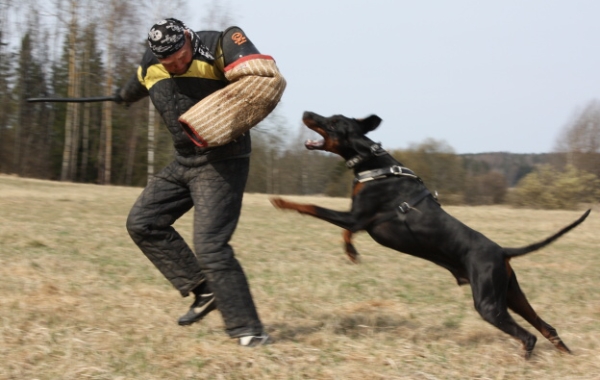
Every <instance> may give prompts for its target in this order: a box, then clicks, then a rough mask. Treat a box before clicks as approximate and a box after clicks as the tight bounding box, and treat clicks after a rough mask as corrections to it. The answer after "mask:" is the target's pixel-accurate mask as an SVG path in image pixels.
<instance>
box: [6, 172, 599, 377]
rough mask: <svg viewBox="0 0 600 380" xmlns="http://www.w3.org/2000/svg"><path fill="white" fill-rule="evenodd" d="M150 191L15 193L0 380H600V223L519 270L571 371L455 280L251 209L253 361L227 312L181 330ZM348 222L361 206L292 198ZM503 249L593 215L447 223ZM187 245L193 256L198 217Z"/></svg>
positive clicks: (15, 183)
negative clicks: (145, 209)
mask: <svg viewBox="0 0 600 380" xmlns="http://www.w3.org/2000/svg"><path fill="white" fill-rule="evenodd" d="M139 192H140V189H136V188H124V187H103V186H95V185H81V184H67V183H59V182H48V181H38V180H28V179H20V178H17V177H11V176H0V278H1V281H0V379H1V380H4V379H6V380H8V379H39V380H46V379H48V380H49V379H52V380H54V379H120V380H124V379H144V380H150V379H161V380H164V379H178V380H179V379H365V378H367V379H600V356H599V352H600V292H599V291H598V284H600V269H599V268H600V254H599V252H598V247H600V234H599V231H600V219H599V218H598V217H597V213H598V211H600V210H598V208H597V207H596V209H595V210H594V212H592V214H591V215H590V217H589V218H588V220H587V221H586V222H585V223H584V224H583V225H581V226H580V227H578V228H577V229H575V230H574V231H572V232H570V233H569V234H568V235H566V236H565V237H563V238H561V239H560V240H559V241H558V242H556V243H554V244H553V245H551V246H549V247H547V248H545V249H544V250H542V251H540V252H536V253H533V254H531V255H528V256H525V257H522V258H518V259H515V260H513V261H512V265H513V267H514V268H515V270H516V272H517V274H518V276H519V280H520V283H521V286H522V288H523V290H524V291H525V293H526V294H527V295H528V298H529V300H530V301H531V303H532V305H533V307H534V308H535V309H536V310H537V311H538V313H539V314H540V316H541V317H542V318H544V319H545V320H546V321H548V322H549V323H550V324H552V325H553V326H554V327H556V328H557V330H558V331H559V333H560V335H561V337H562V338H563V340H564V341H565V343H566V344H567V345H568V346H569V347H570V348H571V349H572V350H573V353H574V355H563V354H561V353H559V352H558V351H557V350H555V349H554V347H553V346H552V345H551V344H550V343H549V342H548V341H546V340H545V339H544V338H543V337H541V335H540V334H539V333H537V332H535V330H533V328H531V327H530V326H529V325H527V324H526V323H525V322H524V321H522V320H521V319H519V318H518V317H517V318H516V319H517V320H518V321H519V323H521V324H522V325H523V326H525V327H526V328H527V329H528V330H530V331H532V332H534V333H535V334H536V335H537V336H538V338H539V340H538V345H537V347H536V349H535V351H534V354H533V357H532V359H531V360H529V361H525V360H523V359H522V358H521V351H520V344H519V343H518V342H516V341H514V340H512V339H511V338H509V337H508V336H506V335H504V334H503V333H501V332H500V331H498V330H497V329H496V328H494V327H492V326H490V325H488V324H487V323H485V322H484V321H483V320H481V318H480V317H479V316H478V314H477V313H476V312H475V311H474V309H473V306H472V304H473V302H472V299H471V292H470V288H469V287H458V286H457V285H456V283H455V281H454V279H453V277H452V276H451V275H450V273H448V272H447V271H445V270H444V269H442V268H440V267H438V266H436V265H434V264H431V263H429V262H427V261H424V260H421V259H418V258H414V257H411V256H408V255H404V254H401V253H399V252H395V251H391V250H389V249H386V248H383V247H381V246H379V245H377V244H376V243H374V242H373V241H372V240H371V239H370V238H369V237H368V236H367V235H366V234H364V233H359V234H357V235H356V237H355V244H356V247H357V249H358V250H359V252H360V253H361V258H362V262H361V264H359V265H354V264H351V263H350V262H349V261H348V260H347V258H346V257H345V254H344V253H343V249H342V238H341V230H340V229H339V228H337V227H335V226H332V225H329V224H327V223H325V222H321V221H319V220H316V219H314V218H310V217H305V216H301V215H299V214H296V213H291V212H283V211H279V210H276V209H274V208H273V207H272V206H271V205H270V203H269V201H268V197H267V196H265V195H257V194H246V197H245V199H244V207H243V212H242V217H241V220H240V224H239V227H238V230H237V232H236V234H235V236H234V238H233V241H232V245H233V246H234V248H235V250H236V255H237V257H238V259H239V260H240V262H241V263H242V265H243V267H244V269H245V271H246V273H247V275H248V278H249V280H250V285H251V289H252V293H253V294H254V298H255V302H256V304H257V306H258V311H259V314H260V315H261V318H262V320H263V322H264V324H265V326H266V329H267V331H268V332H269V333H270V334H271V335H272V336H273V337H274V338H275V340H276V342H275V344H273V345H271V346H267V347H261V348H258V349H245V348H241V347H238V346H237V345H236V342H235V341H234V340H231V339H229V338H228V337H227V335H226V334H225V333H224V331H223V324H222V320H221V317H220V314H219V313H218V312H214V313H212V314H210V315H209V316H208V317H207V318H206V319H205V320H204V321H203V322H202V323H200V324H197V325H193V326H189V327H180V326H178V325H177V324H176V320H177V318H178V317H179V315H181V314H182V313H183V312H185V311H186V309H187V308H188V306H189V304H190V302H191V299H189V298H187V299H182V298H181V297H180V296H179V294H178V292H177V291H176V290H174V289H173V288H172V287H171V286H170V284H169V283H168V282H167V281H166V280H165V279H164V278H163V277H162V276H161V275H160V273H159V272H158V271H157V270H156V269H155V268H154V267H153V266H152V264H151V263H150V262H149V261H148V260H147V259H146V258H145V256H144V255H143V254H142V253H141V252H140V251H139V249H138V248H137V247H136V246H135V245H134V244H133V243H132V242H131V240H130V238H129V236H128V234H127V231H126V230H125V219H126V216H127V213H128V212H129V208H130V207H131V205H132V204H133V202H134V201H135V199H136V197H137V195H138V194H139ZM289 198H291V199H295V200H301V201H304V202H312V203H317V204H319V205H322V206H326V207H331V208H335V209H340V210H345V209H347V208H348V207H349V204H350V203H349V200H348V199H340V198H324V197H289ZM446 209H447V210H448V211H449V212H450V213H451V214H453V215H454V216H456V217H457V218H459V219H460V220H462V221H464V222H465V223H467V224H468V225H470V226H471V227H473V228H475V229H477V230H479V231H481V232H483V233H485V234H486V235H488V236H489V237H490V238H492V239H493V240H495V241H497V242H498V243H500V244H502V245H505V246H520V245H525V244H528V243H530V242H533V241H537V240H540V239H541V238H544V237H546V236H547V235H550V234H551V233H553V232H555V231H556V230H558V229H559V228H560V227H562V226H564V225H566V224H568V223H570V222H571V221H573V220H575V219H576V218H577V217H578V216H579V214H580V212H573V211H541V210H535V211H533V210H523V209H511V208H508V207H500V206H494V207H446ZM177 228H178V229H179V230H180V232H181V233H182V235H183V236H184V237H185V238H186V239H187V240H188V241H190V239H191V234H192V231H191V218H190V215H186V216H184V217H183V218H182V219H181V220H180V221H178V222H177Z"/></svg>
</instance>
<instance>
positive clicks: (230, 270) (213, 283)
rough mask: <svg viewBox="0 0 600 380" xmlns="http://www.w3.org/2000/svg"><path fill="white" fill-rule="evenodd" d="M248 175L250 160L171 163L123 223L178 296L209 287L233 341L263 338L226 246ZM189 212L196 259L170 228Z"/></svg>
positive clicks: (242, 279) (243, 279)
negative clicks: (199, 286)
mask: <svg viewBox="0 0 600 380" xmlns="http://www.w3.org/2000/svg"><path fill="white" fill-rule="evenodd" d="M248 169H249V158H235V159H229V160H223V161H217V162H211V163H207V164H205V165H201V166H197V167H189V166H184V165H182V164H180V163H179V162H177V161H173V162H172V163H171V164H169V165H168V166H167V167H165V168H164V169H163V170H161V171H160V172H159V173H158V174H157V175H155V176H154V177H153V178H152V179H151V180H150V181H149V182H148V185H147V186H146V188H145V189H144V190H143V191H142V193H141V194H140V196H139V197H138V199H137V201H136V202H135V204H134V205H133V207H132V209H131V211H130V213H129V216H128V218H127V231H128V232H129V234H130V236H131V238H132V239H133V241H134V242H135V243H136V244H137V246H138V247H139V248H140V249H141V250H142V252H143V253H144V254H145V255H146V256H147V257H148V258H149V259H150V261H151V262H152V263H153V264H154V265H155V266H156V268H158V270H159V271H160V272H161V273H162V274H163V275H164V276H165V277H166V278H167V280H169V281H170V282H171V284H173V286H174V287H175V288H176V289H177V290H179V292H180V293H181V295H182V296H184V297H185V296H187V295H189V294H190V292H192V290H193V289H194V288H195V287H196V286H197V285H198V284H200V283H202V282H203V281H206V282H207V284H208V286H209V288H210V290H211V291H212V292H213V293H214V295H215V301H216V304H217V308H218V309H219V311H220V312H221V315H222V317H223V321H224V323H225V328H226V332H227V333H228V334H229V336H230V337H232V338H235V337H240V336H245V335H259V334H261V333H262V332H263V326H262V324H261V322H260V319H259V317H258V314H257V312H256V307H255V305H254V301H253V300H252V295H251V293H250V288H249V285H248V281H247V279H246V275H245V274H244V271H243V269H242V267H241V265H240V263H239V262H238V260H237V259H236V258H235V255H234V251H233V248H232V247H231V246H230V245H229V240H230V239H231V236H232V235H233V232H234V231H235V228H236V226H237V223H238V220H239V216H240V211H241V207H242V197H243V194H244V188H245V186H246V180H247V178H248ZM192 207H193V208H194V230H193V243H194V251H195V253H194V251H192V250H191V249H190V247H189V246H188V244H187V243H186V242H185V241H184V239H183V238H182V237H181V235H180V234H179V233H178V232H177V231H176V230H175V229H174V228H173V224H174V223H175V221H177V219H179V218H180V217H181V216H182V215H183V214H184V213H186V212H187V211H189V210H190V209H192Z"/></svg>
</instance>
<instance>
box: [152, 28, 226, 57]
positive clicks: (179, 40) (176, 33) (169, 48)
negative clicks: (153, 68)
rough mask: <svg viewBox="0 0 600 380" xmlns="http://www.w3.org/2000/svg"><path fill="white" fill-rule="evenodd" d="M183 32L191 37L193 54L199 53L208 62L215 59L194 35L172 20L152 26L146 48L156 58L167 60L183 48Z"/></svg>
mask: <svg viewBox="0 0 600 380" xmlns="http://www.w3.org/2000/svg"><path fill="white" fill-rule="evenodd" d="M185 31H188V33H189V34H190V36H191V39H192V47H193V51H194V53H199V54H201V55H202V56H204V57H206V58H207V59H209V60H214V59H215V58H214V57H213V55H212V54H211V53H210V50H209V49H208V48H207V47H206V46H204V45H203V44H202V43H201V42H200V39H199V38H198V36H197V35H196V33H194V32H193V31H192V30H191V29H189V28H188V27H187V26H186V25H185V24H184V23H183V22H181V21H179V20H177V19H174V18H167V19H165V20H162V21H159V22H157V23H156V24H154V26H153V27H152V28H151V29H150V32H148V46H150V50H152V53H154V55H155V56H156V58H158V59H163V58H167V57H168V56H170V55H171V54H173V53H175V52H176V51H178V50H179V49H181V48H182V47H183V45H184V44H185Z"/></svg>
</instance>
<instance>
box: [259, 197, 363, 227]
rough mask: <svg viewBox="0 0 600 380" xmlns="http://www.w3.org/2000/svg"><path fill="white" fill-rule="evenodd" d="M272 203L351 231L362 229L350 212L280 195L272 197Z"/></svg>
mask: <svg viewBox="0 0 600 380" xmlns="http://www.w3.org/2000/svg"><path fill="white" fill-rule="evenodd" d="M271 203H272V204H273V206H275V207H277V208H278V209H282V210H295V211H298V212H299V213H300V214H305V215H310V216H314V217H315V218H319V219H322V220H324V221H326V222H329V223H331V224H335V225H336V226H338V227H341V228H343V229H346V230H349V231H351V232H356V231H358V230H360V229H361V227H360V226H359V225H358V223H357V221H356V218H355V217H354V216H353V215H352V213H350V212H342V211H334V210H330V209H327V208H323V207H320V206H315V205H311V204H305V203H296V202H291V201H286V200H284V199H282V198H278V197H274V198H271Z"/></svg>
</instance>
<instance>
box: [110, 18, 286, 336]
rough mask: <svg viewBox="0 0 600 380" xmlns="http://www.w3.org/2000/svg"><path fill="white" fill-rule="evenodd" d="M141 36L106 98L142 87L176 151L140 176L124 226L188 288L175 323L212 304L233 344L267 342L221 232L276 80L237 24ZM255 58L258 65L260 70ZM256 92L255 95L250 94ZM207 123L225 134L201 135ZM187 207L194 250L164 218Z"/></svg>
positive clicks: (161, 25) (233, 220)
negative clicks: (137, 57)
mask: <svg viewBox="0 0 600 380" xmlns="http://www.w3.org/2000/svg"><path fill="white" fill-rule="evenodd" d="M148 45H149V48H148V50H147V51H146V53H145V55H144V56H143V58H142V61H141V64H140V66H139V67H138V69H137V73H136V74H135V75H133V76H132V78H131V79H130V80H129V81H128V82H127V83H126V84H125V86H123V87H122V88H121V89H119V90H118V91H117V93H116V95H115V100H116V101H117V102H118V103H126V104H127V103H132V102H135V101H138V100H140V99H142V98H143V97H145V96H150V99H151V100H152V102H153V104H154V106H155V107H156V109H157V110H158V112H159V113H160V114H161V116H162V118H163V120H164V122H165V124H166V125H167V127H168V129H169V131H170V132H171V135H172V138H173V144H174V146H175V159H174V160H173V161H172V162H171V163H170V164H169V165H168V166H167V167H165V168H164V169H163V170H161V171H160V172H159V173H158V174H156V175H155V176H154V177H153V178H151V179H150V180H149V181H148V184H147V186H146V188H145V189H144V190H143V192H142V193H141V195H140V196H139V198H138V199H137V201H136V202H135V204H134V206H133V207H132V209H131V211H130V214H129V216H128V218H127V230H128V232H129V234H130V235H131V237H132V239H133V241H134V242H135V243H136V244H137V245H138V246H139V248H140V249H141V250H142V252H143V253H144V254H145V255H146V256H147V257H148V258H149V259H150V260H151V261H152V263H153V264H154V265H155V266H156V267H157V268H158V269H159V271H160V272H161V273H162V274H163V275H164V276H165V277H166V278H167V279H168V280H169V281H170V282H171V284H173V286H174V287H175V288H176V289H177V290H179V292H180V293H181V295H182V296H183V297H186V296H188V295H189V294H190V293H192V294H194V297H195V300H194V302H193V303H192V306H191V307H190V309H189V311H188V312H187V313H186V314H185V315H183V316H182V317H180V318H179V321H178V323H179V324H180V325H190V324H192V323H195V322H198V321H200V320H201V319H202V318H203V317H204V316H206V315H207V314H208V313H210V312H211V311H212V310H215V309H216V308H218V310H219V311H220V312H221V316H222V318H223V321H224V323H225V329H226V332H227V333H228V334H229V336H230V337H232V338H238V341H239V344H240V345H242V346H256V345H260V344H265V343H268V342H269V341H270V338H269V336H268V335H267V334H266V333H265V332H264V330H263V325H262V323H261V321H260V319H259V316H258V314H257V312H256V307H255V305H254V302H253V299H252V295H251V293H250V289H249V286H248V282H247V279H246V276H245V274H244V271H243V269H242V267H241V266H240V264H239V262H238V261H237V259H236V258H235V256H234V251H233V249H232V247H231V246H230V245H229V240H230V238H231V236H232V234H233V232H234V230H235V228H236V225H237V222H238V219H239V216H240V211H241V205H242V196H243V193H244V188H245V185H246V179H247V177H248V168H249V156H250V150H251V146H250V134H249V132H248V130H249V129H250V128H251V127H252V126H254V125H255V124H256V123H257V122H258V121H260V120H262V119H263V118H264V117H265V116H267V114H268V113H269V112H271V110H272V109H273V108H274V107H275V105H276V104H277V103H278V102H279V99H280V97H281V94H282V92H283V89H284V88H285V80H284V79H283V78H282V77H281V75H280V74H279V72H278V70H277V68H276V66H275V64H274V60H273V59H272V58H271V57H270V56H265V55H261V54H260V53H259V52H258V50H257V49H256V47H255V46H254V45H253V44H252V42H251V41H250V40H249V39H248V37H247V36H246V35H245V34H244V32H243V31H242V30H241V29H240V28H238V27H232V28H229V29H227V30H225V31H223V32H214V31H204V32H194V31H192V30H190V29H189V28H187V27H186V26H185V24H183V23H182V22H181V21H179V20H176V19H172V18H170V19H166V20H163V21H160V22H158V23H157V24H155V25H154V26H153V27H152V28H151V29H150V32H149V34H148ZM256 66H260V67H267V68H268V70H267V71H268V74H265V73H264V72H262V71H260V70H258V71H257V69H255V67H256ZM259 71H260V72H259ZM265 81H268V83H269V86H266V87H265V86H264V83H266V82H265ZM261 83H262V84H261ZM256 93H259V94H261V95H260V96H262V98H261V101H260V102H259V101H254V98H251V97H252V96H255V95H249V94H256ZM236 97H238V98H240V97H242V98H243V99H241V100H240V101H236V100H235V99H236ZM265 101H266V102H265ZM257 104H258V105H257ZM252 107H254V108H252ZM240 115H241V116H240ZM248 115H253V118H252V120H250V121H248V120H247V119H248V117H247V116H248ZM212 129H217V130H219V132H220V136H221V137H222V136H225V137H222V138H221V139H220V140H219V139H212V140H211V139H209V137H207V136H209V135H210V134H211V132H210V130H212ZM223 131H225V132H223ZM192 207H193V208H194V238H193V244H194V251H195V254H194V252H193V251H192V250H191V249H190V247H189V246H188V245H187V243H186V242H185V241H184V240H183V239H182V237H181V236H180V235H179V233H178V232H177V231H176V230H175V229H174V228H173V227H172V225H173V224H174V223H175V221H176V220H177V219H179V218H180V217H181V216H182V215H183V214H184V213H186V212H187V211H189V210H190V209H191V208H192Z"/></svg>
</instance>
